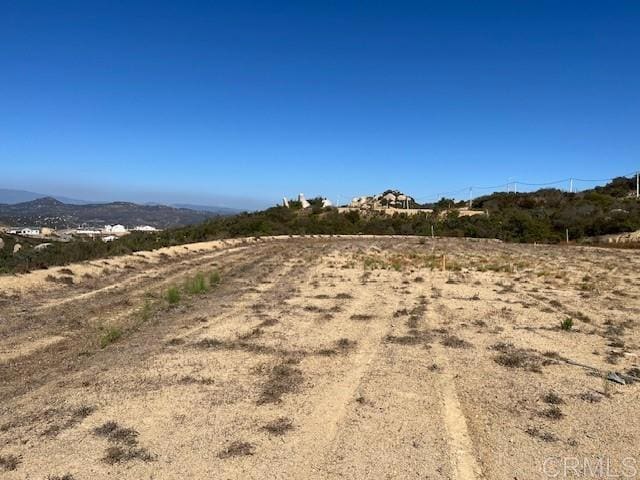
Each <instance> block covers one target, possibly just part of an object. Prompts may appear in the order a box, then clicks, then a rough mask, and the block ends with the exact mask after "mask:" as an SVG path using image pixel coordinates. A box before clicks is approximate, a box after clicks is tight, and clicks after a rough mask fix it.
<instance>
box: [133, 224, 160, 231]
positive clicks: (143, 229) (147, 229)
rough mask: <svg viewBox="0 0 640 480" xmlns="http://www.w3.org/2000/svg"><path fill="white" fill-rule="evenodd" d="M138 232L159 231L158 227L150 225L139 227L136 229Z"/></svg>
mask: <svg viewBox="0 0 640 480" xmlns="http://www.w3.org/2000/svg"><path fill="white" fill-rule="evenodd" d="M134 230H135V231H136V232H157V231H158V229H157V228H156V227H152V226H150V225H138V226H137V227H135V228H134Z"/></svg>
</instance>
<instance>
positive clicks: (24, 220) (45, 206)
mask: <svg viewBox="0 0 640 480" xmlns="http://www.w3.org/2000/svg"><path fill="white" fill-rule="evenodd" d="M5 192H6V190H5ZM14 192H15V191H14ZM25 193H28V192H25ZM14 198H15V196H14ZM207 208H208V209H209V210H204V207H202V209H201V210H197V209H193V208H177V207H173V206H167V205H139V204H136V203H129V202H112V203H94V204H91V203H87V204H73V203H66V202H62V201H60V200H58V199H56V198H52V197H44V198H38V199H35V200H30V201H24V202H20V203H4V204H0V224H5V225H9V226H16V227H23V226H34V227H50V228H56V229H61V228H71V227H77V226H88V227H101V226H104V225H110V224H122V225H126V226H135V225H150V226H153V227H156V228H168V227H174V226H182V225H190V224H193V223H198V222H202V221H204V220H206V219H208V218H212V217H216V216H220V215H230V214H233V213H237V211H236V210H233V209H229V208H224V207H219V208H218V207H207Z"/></svg>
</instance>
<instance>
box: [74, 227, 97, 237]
mask: <svg viewBox="0 0 640 480" xmlns="http://www.w3.org/2000/svg"><path fill="white" fill-rule="evenodd" d="M73 233H75V234H76V235H88V236H91V237H94V236H96V235H100V230H91V229H88V228H78V229H77V230H75V231H73Z"/></svg>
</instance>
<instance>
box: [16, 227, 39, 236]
mask: <svg viewBox="0 0 640 480" xmlns="http://www.w3.org/2000/svg"><path fill="white" fill-rule="evenodd" d="M17 234H18V235H23V236H25V237H29V236H32V235H40V230H39V229H37V228H28V227H27V228H22V229H20V230H18V232H17Z"/></svg>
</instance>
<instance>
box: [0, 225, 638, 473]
mask: <svg viewBox="0 0 640 480" xmlns="http://www.w3.org/2000/svg"><path fill="white" fill-rule="evenodd" d="M639 267H640V257H638V254H637V253H636V252H634V251H626V250H625V251H618V250H611V249H607V250H602V249H595V248H591V249H587V248H577V247H557V246H534V245H507V244H501V243H498V242H492V241H471V240H463V239H460V240H453V239H435V240H431V239H427V240H419V239H417V238H404V239H402V238H364V237H363V238H358V237H355V238H354V237H352V238H338V237H334V238H319V237H316V238H309V237H307V238H278V239H263V240H256V239H252V240H237V241H227V242H209V243H203V244H194V245H189V246H187V247H174V248H172V249H162V250H159V251H155V252H143V253H139V254H136V255H131V256H127V257H120V258H117V259H107V260H104V261H103V260H100V261H93V262H87V263H84V264H77V265H71V266H69V267H66V268H56V269H50V270H47V271H41V272H34V273H31V274H27V275H22V276H19V277H16V276H6V277H0V477H1V478H7V479H66V480H70V479H76V480H82V479H102V478H117V479H136V480H137V479H186V478H193V479H214V478H215V479H218V478H220V479H230V478H238V479H247V478H255V479H265V478H274V479H275V478H278V479H280V478H282V479H285V478H286V479H290V478H301V479H302V478H304V479H307V478H317V479H324V478H353V479H360V478H376V479H378V478H421V479H426V478H428V479H459V480H470V479H518V480H530V479H537V478H640V416H639V415H638V412H639V409H640V383H633V378H634V377H640V369H639V362H640V360H639V359H638V356H637V355H638V353H639V350H640V348H639V345H638V344H639V341H638V333H639V332H640V325H639V323H638V321H639V320H638V313H639V312H640V268H639ZM198 273H201V274H202V275H201V276H200V277H198V276H197V274H198ZM218 275H219V281H218ZM569 319H570V320H571V321H569ZM563 322H564V328H562V327H561V324H562V323H563ZM611 371H615V372H618V373H619V374H620V375H621V376H622V377H623V378H625V379H626V380H627V381H628V383H627V384H625V385H619V384H616V383H614V382H611V381H607V380H605V379H604V377H605V376H606V375H607V373H608V372H611ZM598 475H599V476H598ZM613 475H618V477H614V476H613Z"/></svg>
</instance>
